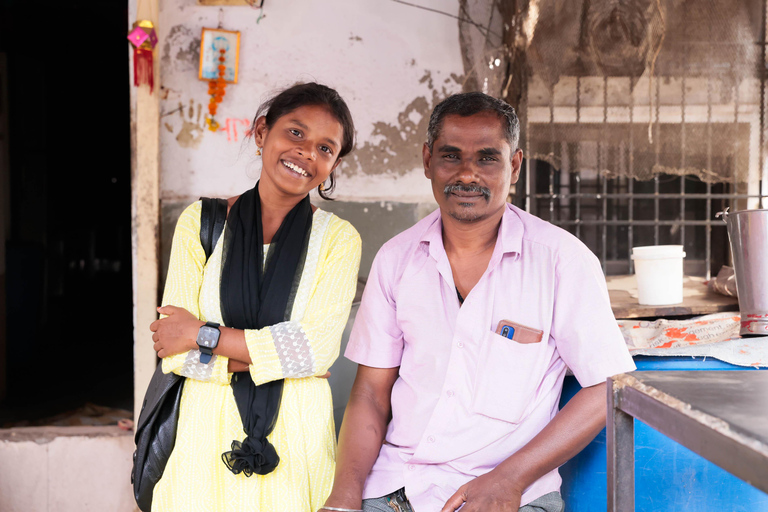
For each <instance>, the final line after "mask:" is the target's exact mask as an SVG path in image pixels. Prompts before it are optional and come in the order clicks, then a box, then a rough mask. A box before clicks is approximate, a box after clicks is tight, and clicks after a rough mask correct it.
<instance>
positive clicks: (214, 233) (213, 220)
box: [200, 197, 227, 261]
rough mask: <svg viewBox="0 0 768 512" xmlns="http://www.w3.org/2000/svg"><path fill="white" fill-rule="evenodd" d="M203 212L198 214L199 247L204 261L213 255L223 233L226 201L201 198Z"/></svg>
mask: <svg viewBox="0 0 768 512" xmlns="http://www.w3.org/2000/svg"><path fill="white" fill-rule="evenodd" d="M200 201H202V203H203V210H202V212H201V213H200V245H202V246H203V251H205V261H208V258H210V257H211V254H213V250H214V249H215V248H216V242H218V241H219V237H221V232H222V231H224V222H225V221H226V220H227V200H226V199H217V198H214V197H201V198H200Z"/></svg>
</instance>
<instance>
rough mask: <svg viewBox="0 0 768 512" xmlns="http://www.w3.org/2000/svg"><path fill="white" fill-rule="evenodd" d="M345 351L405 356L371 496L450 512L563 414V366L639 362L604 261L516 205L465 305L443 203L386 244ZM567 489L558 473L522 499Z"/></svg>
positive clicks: (587, 378)
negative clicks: (500, 329)
mask: <svg viewBox="0 0 768 512" xmlns="http://www.w3.org/2000/svg"><path fill="white" fill-rule="evenodd" d="M501 321H509V322H512V323H514V324H516V325H518V326H524V327H530V328H532V329H535V330H539V331H541V332H542V338H541V342H539V343H528V344H522V343H517V342H515V341H512V340H510V339H508V338H505V337H502V336H501V335H499V334H496V332H495V331H496V328H497V326H498V324H499V322H501ZM345 355H346V357H347V358H349V359H351V360H352V361H354V362H356V363H359V364H362V365H366V366H372V367H377V368H393V367H398V366H399V367H400V370H399V377H398V379H397V381H396V382H395V384H394V387H393V389H392V421H391V422H390V423H389V425H388V428H387V433H386V439H385V442H384V444H383V446H382V448H381V452H380V453H379V457H378V459H377V461H376V463H375V464H374V466H373V469H372V470H371V473H370V474H369V476H368V479H367V481H366V485H365V490H364V495H363V497H364V498H374V497H379V496H383V495H385V494H388V493H390V492H392V491H395V490H397V489H399V488H401V487H405V489H406V494H407V495H408V498H409V499H410V501H411V503H412V504H413V506H414V508H415V510H417V511H419V512H422V511H425V512H429V511H435V510H440V508H441V507H442V506H443V505H444V504H445V502H446V501H447V499H448V498H449V497H450V496H451V495H452V494H453V493H454V492H456V490H457V489H458V488H459V487H460V486H462V485H463V484H465V483H467V482H468V481H470V480H472V479H473V478H475V477H477V476H480V475H482V474H484V473H487V472H488V471H490V470H492V469H493V468H495V467H496V466H497V465H498V464H499V463H501V462H502V461H503V460H505V459H506V458H507V457H509V456H510V455H512V454H513V453H515V452H516V451H517V450H519V449H520V448H521V447H523V446H524V445H525V444H526V443H528V441H530V440H531V439H532V438H533V437H534V436H535V435H536V434H537V433H539V432H540V431H541V430H542V429H543V428H544V426H546V425H547V423H548V422H549V421H550V420H551V419H552V418H553V417H554V416H555V414H556V413H557V411H558V401H559V399H560V392H561V390H562V383H563V378H564V377H565V372H566V368H570V369H571V370H572V372H573V374H574V375H575V376H576V378H577V379H578V381H579V383H580V384H581V385H582V386H583V387H587V386H592V385H595V384H598V383H601V382H605V380H606V378H608V377H609V376H612V375H615V374H618V373H623V372H628V371H632V370H634V369H635V365H634V363H633V362H632V358H631V357H630V355H629V351H628V350H627V347H626V344H625V342H624V339H623V337H622V335H621V333H620V331H619V328H618V326H617V323H616V321H615V319H614V317H613V313H612V312H611V307H610V302H609V299H608V291H607V289H606V286H605V278H604V276H603V273H602V270H601V268H600V264H599V262H598V260H597V258H596V257H595V256H594V254H592V252H591V251H590V250H589V249H588V248H587V247H586V246H585V245H584V244H582V243H581V242H580V241H579V240H578V239H577V238H575V237H574V236H572V235H571V234H569V233H568V232H566V231H565V230H563V229H560V228H558V227H556V226H553V225H552V224H550V223H548V222H545V221H542V220H541V219H538V218H537V217H535V216H533V215H530V214H528V213H526V212H524V211H522V210H520V209H519V208H516V207H514V206H512V205H507V208H506V210H505V212H504V215H503V217H502V221H501V226H500V228H499V236H498V239H497V242H496V247H495V249H494V252H493V255H492V256H491V260H490V263H489V265H488V269H487V270H486V272H485V273H484V274H483V276H482V277H481V278H480V281H479V282H478V283H477V284H476V285H475V287H474V288H473V289H472V291H471V292H470V293H469V295H468V296H467V297H466V298H465V301H464V304H463V305H461V306H460V305H459V300H458V297H457V293H456V288H455V285H454V282H453V276H452V272H451V267H450V263H449V261H448V257H447V255H446V253H445V249H444V247H443V242H442V223H441V221H440V211H439V210H437V211H436V212H434V213H432V214H430V215H429V216H428V217H426V218H425V219H423V220H422V221H420V222H419V223H417V224H416V225H415V226H413V227H412V228H410V229H408V230H406V231H405V232H403V233H401V234H400V235H398V236H396V237H395V238H393V239H392V240H390V241H389V242H387V243H386V244H385V245H384V246H383V247H382V248H381V250H380V251H379V253H378V254H377V256H376V259H375V260H374V263H373V268H372V269H371V273H370V275H369V278H368V283H367V285H366V287H365V292H364V293H363V300H362V304H361V305H360V310H359V311H358V314H357V318H356V321H355V325H354V328H353V330H352V334H351V337H350V340H349V344H348V346H347V350H346V353H345ZM559 488H560V476H559V475H558V472H557V470H553V471H551V472H550V473H548V474H546V475H544V476H543V477H542V478H540V479H539V480H537V481H536V482H535V483H534V484H533V485H532V486H530V487H529V488H528V489H526V491H525V493H524V494H523V499H522V504H526V503H529V502H531V501H533V500H534V499H536V498H538V497H539V496H542V495H544V494H547V493H549V492H552V491H557V490H559Z"/></svg>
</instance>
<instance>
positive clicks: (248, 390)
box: [220, 182, 312, 476]
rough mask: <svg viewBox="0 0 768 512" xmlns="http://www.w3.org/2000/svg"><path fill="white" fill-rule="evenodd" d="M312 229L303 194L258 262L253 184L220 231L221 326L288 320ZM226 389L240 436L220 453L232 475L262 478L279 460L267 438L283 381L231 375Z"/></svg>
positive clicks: (259, 227)
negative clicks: (259, 381) (230, 394)
mask: <svg viewBox="0 0 768 512" xmlns="http://www.w3.org/2000/svg"><path fill="white" fill-rule="evenodd" d="M311 230H312V206H311V205H310V203H309V195H307V196H306V197H304V199H302V200H301V201H299V203H298V204H297V205H296V206H295V207H294V208H293V209H292V210H291V211H290V212H289V213H288V215H286V217H285V219H284V220H283V223H282V224H281V225H280V228H279V229H278V230H277V233H275V236H274V237H273V239H272V243H271V244H270V246H269V252H268V253H267V261H266V264H265V265H263V266H262V264H263V262H264V252H263V251H264V250H263V247H264V237H263V233H262V222H261V200H260V198H259V184H258V182H257V183H256V186H255V187H254V188H252V189H251V190H249V191H248V192H246V193H244V194H243V195H241V196H240V197H239V198H238V200H237V201H236V202H235V204H234V205H232V208H231V210H230V212H229V215H228V219H227V227H226V231H225V233H224V247H223V249H224V253H223V258H224V263H223V264H222V270H221V287H220V297H221V314H222V319H223V320H224V325H226V326H227V327H233V328H235V329H261V328H263V327H267V326H270V325H274V324H278V323H280V322H284V321H286V320H289V319H290V316H291V310H292V309H293V299H294V297H295V290H296V288H297V287H298V282H299V280H300V279H301V273H302V271H303V269H304V259H305V258H306V253H307V244H308V242H309V235H310V232H311ZM231 385H232V391H233V393H234V395H235V402H236V403H237V409H238V410H239V411H240V416H241V418H242V420H243V430H245V434H246V438H245V440H244V441H242V442H240V441H238V440H233V441H232V450H231V451H228V452H224V453H223V454H222V455H221V458H222V460H223V461H224V463H225V464H226V465H227V467H228V468H229V469H230V470H231V471H232V472H233V473H234V474H239V473H240V472H242V473H244V474H245V475H246V476H251V475H252V474H253V473H256V474H258V475H266V474H267V473H270V472H271V471H273V470H274V469H275V468H276V467H277V464H278V463H279V462H280V457H279V456H278V454H277V452H276V451H275V447H274V446H272V444H271V443H270V442H269V441H268V440H267V436H268V435H269V434H270V433H271V432H272V430H273V429H274V428H275V423H276V421H277V415H278V413H279V410H280V400H281V398H282V394H283V380H282V379H281V380H276V381H272V382H267V383H266V384H262V385H260V386H256V385H255V384H254V383H253V380H252V379H251V375H250V373H249V372H239V373H235V374H234V375H233V376H232V382H231Z"/></svg>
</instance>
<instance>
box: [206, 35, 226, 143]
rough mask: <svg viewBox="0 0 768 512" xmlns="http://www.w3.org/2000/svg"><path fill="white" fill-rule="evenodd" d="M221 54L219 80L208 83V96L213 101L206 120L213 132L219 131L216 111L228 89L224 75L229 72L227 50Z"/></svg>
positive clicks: (209, 106)
mask: <svg viewBox="0 0 768 512" xmlns="http://www.w3.org/2000/svg"><path fill="white" fill-rule="evenodd" d="M219 53H221V56H220V57H219V62H220V64H219V66H218V69H219V78H217V79H216V80H211V81H210V82H208V94H209V95H210V96H211V101H210V102H209V103H208V113H209V114H210V116H209V117H208V119H206V123H208V129H209V130H211V131H212V132H215V131H216V130H218V129H219V123H218V122H216V119H214V116H216V110H217V108H218V106H219V103H221V100H223V99H224V94H226V87H227V82H226V81H225V80H224V73H225V72H226V70H227V66H225V65H224V62H226V60H227V58H226V56H225V55H226V53H227V50H225V49H224V48H222V49H221V50H219Z"/></svg>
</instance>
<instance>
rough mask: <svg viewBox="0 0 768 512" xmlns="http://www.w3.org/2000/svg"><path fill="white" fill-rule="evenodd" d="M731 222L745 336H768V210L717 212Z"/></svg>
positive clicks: (742, 329) (734, 261)
mask: <svg viewBox="0 0 768 512" xmlns="http://www.w3.org/2000/svg"><path fill="white" fill-rule="evenodd" d="M717 216H718V217H722V219H723V221H724V222H725V223H726V224H727V225H728V238H729V239H730V240H731V253H732V254H733V266H734V269H735V270H736V291H737V293H738V295H739V310H740V311H741V330H740V331H739V334H741V335H742V336H744V335H760V334H762V335H768V210H742V211H738V212H728V209H727V208H726V209H725V211H724V212H720V213H718V214H717Z"/></svg>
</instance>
